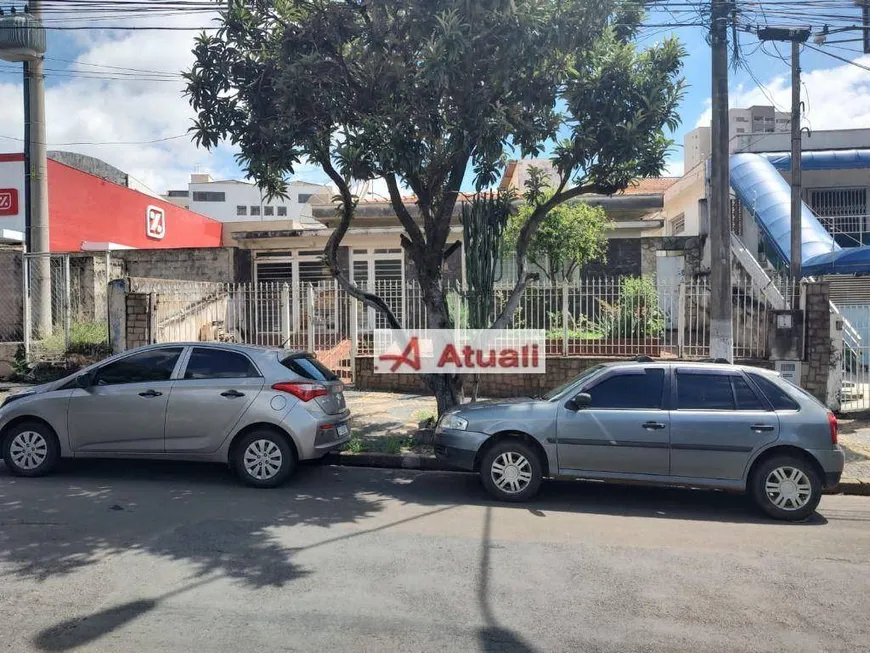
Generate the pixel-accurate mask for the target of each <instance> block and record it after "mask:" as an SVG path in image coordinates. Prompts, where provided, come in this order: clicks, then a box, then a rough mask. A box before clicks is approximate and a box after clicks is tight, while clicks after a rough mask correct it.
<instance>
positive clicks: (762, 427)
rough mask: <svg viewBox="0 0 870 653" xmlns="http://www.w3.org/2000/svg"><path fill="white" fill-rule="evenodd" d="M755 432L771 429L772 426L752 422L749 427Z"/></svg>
mask: <svg viewBox="0 0 870 653" xmlns="http://www.w3.org/2000/svg"><path fill="white" fill-rule="evenodd" d="M749 428H750V429H752V430H753V431H755V432H756V433H764V432H765V431H772V430H773V429H774V427H773V426H772V425H770V424H753V425H752V426H750V427H749Z"/></svg>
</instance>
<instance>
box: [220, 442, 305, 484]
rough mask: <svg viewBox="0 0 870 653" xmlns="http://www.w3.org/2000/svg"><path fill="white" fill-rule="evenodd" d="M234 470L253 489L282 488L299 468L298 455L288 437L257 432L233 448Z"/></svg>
mask: <svg viewBox="0 0 870 653" xmlns="http://www.w3.org/2000/svg"><path fill="white" fill-rule="evenodd" d="M232 458H233V460H232V462H233V467H234V468H235V470H236V473H237V474H238V475H239V476H240V477H241V479H242V480H243V481H244V482H245V483H247V484H248V485H251V486H253V487H278V486H279V485H282V484H283V483H284V482H285V481H286V480H287V479H288V478H290V476H291V474H293V471H294V470H295V469H296V452H295V451H294V450H293V447H291V446H290V444H289V443H288V442H287V438H286V437H284V436H283V435H280V434H278V433H274V432H273V431H253V432H252V433H248V434H247V435H246V436H245V437H243V438H242V439H241V440H240V441H239V442H238V444H237V445H236V446H235V448H234V449H233V455H232Z"/></svg>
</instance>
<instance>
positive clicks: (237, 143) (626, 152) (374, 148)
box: [184, 0, 684, 272]
mask: <svg viewBox="0 0 870 653" xmlns="http://www.w3.org/2000/svg"><path fill="white" fill-rule="evenodd" d="M643 4H644V3H643V2H641V1H640V0H638V1H635V2H632V1H628V2H626V0H596V1H595V2H588V1H587V0H475V1H474V2H470V1H469V0H394V1H392V2H320V3H312V2H308V1H304V0H272V1H269V0H252V1H250V2H233V3H229V5H228V6H227V8H226V9H225V10H224V11H223V12H222V14H221V18H220V27H219V29H218V31H217V32H216V33H214V34H201V35H200V36H199V37H198V38H197V40H196V44H195V47H194V51H193V52H194V56H195V63H194V65H193V67H192V68H191V70H190V71H188V72H186V73H185V74H184V77H185V79H186V82H187V89H186V91H187V94H188V95H189V97H190V101H191V104H192V105H193V108H194V110H195V111H196V114H197V117H196V119H195V123H194V127H193V128H192V131H193V133H194V138H195V141H196V142H197V144H200V145H203V146H205V147H208V148H214V147H217V146H218V145H219V144H220V143H221V142H222V141H229V142H230V143H232V145H233V146H234V147H236V148H237V149H238V150H239V154H238V159H239V162H240V163H241V164H242V165H243V166H244V168H245V169H246V171H247V172H248V173H249V174H250V175H251V176H252V177H253V178H254V179H255V180H256V181H257V182H258V183H259V184H260V185H261V186H262V187H263V188H264V189H265V190H266V192H267V194H270V195H272V194H278V195H280V194H283V193H284V192H285V190H286V177H287V175H289V174H292V173H293V172H294V169H295V168H296V167H297V166H298V165H299V164H300V163H304V162H314V163H315V164H317V165H320V166H321V167H324V168H325V169H326V168H331V167H332V166H333V164H334V165H335V167H336V168H337V169H338V172H339V173H340V175H341V176H342V177H343V178H344V179H345V180H349V179H352V178H353V179H371V178H376V177H393V176H397V177H398V178H400V179H401V180H404V181H405V182H406V183H407V184H408V185H409V186H410V187H411V189H412V190H413V192H414V193H415V194H416V195H417V197H418V204H419V205H420V207H421V210H422V211H423V215H424V220H425V221H427V222H429V223H430V225H429V226H431V227H432V228H427V230H426V231H425V234H420V235H419V236H418V235H417V234H410V238H411V240H412V241H420V242H415V245H417V246H418V247H420V248H424V247H425V245H426V244H429V245H432V246H435V247H436V249H437V248H439V247H443V244H444V241H445V239H446V238H447V235H448V233H449V230H447V229H445V225H447V224H449V219H450V213H451V212H452V208H453V203H454V202H455V200H456V191H458V190H459V188H460V186H461V183H462V179H463V178H464V176H465V172H466V168H467V166H468V165H469V164H470V166H471V168H472V171H473V179H474V183H475V185H476V186H477V187H478V188H485V187H488V186H490V185H491V184H493V183H494V182H495V181H497V179H498V177H499V175H500V172H501V170H502V169H503V167H504V153H505V147H506V145H507V144H508V143H511V144H513V145H514V146H515V147H516V148H517V151H518V152H519V153H520V154H521V155H522V156H536V155H539V154H540V153H541V152H543V151H544V148H545V146H546V144H547V143H548V142H551V141H553V140H554V139H555V138H556V136H557V133H567V134H568V138H567V139H565V140H564V141H561V142H559V143H558V146H557V148H556V150H555V156H554V159H553V160H554V163H555V165H556V167H557V169H558V171H559V173H560V175H561V176H562V177H563V179H564V181H565V182H566V184H567V186H571V185H572V184H573V183H577V184H592V185H594V186H595V188H596V189H597V190H596V192H598V191H601V192H615V191H617V190H619V189H621V188H625V186H626V185H627V184H628V183H629V182H630V181H631V180H632V179H634V178H636V177H646V176H651V175H656V174H658V173H659V172H660V171H661V169H662V167H663V165H664V157H665V153H666V150H667V148H668V146H669V145H670V141H669V140H668V139H667V138H665V136H664V134H663V130H664V129H665V128H669V129H673V128H674V127H675V126H676V125H677V122H678V117H677V113H676V107H677V104H678V101H679V99H680V98H681V97H682V88H683V83H682V80H681V79H680V77H679V75H680V71H681V67H682V57H683V54H684V53H683V49H682V47H681V46H680V45H679V43H678V41H676V40H675V39H672V38H666V39H663V40H662V41H660V42H658V43H656V44H653V45H650V46H649V47H648V48H646V49H641V48H639V47H638V46H637V44H636V42H635V40H634V38H635V36H636V33H637V30H638V26H639V25H640V22H641V20H642V19H643V16H644V13H643ZM327 172H329V170H327ZM330 176H331V177H332V175H330ZM333 181H336V179H333ZM338 181H341V179H338ZM436 225H437V227H436ZM437 253H438V252H437V251H436V254H437ZM424 254H425V250H424V249H421V250H420V251H418V252H417V255H418V256H417V260H415V262H417V263H422V262H423V260H424V256H423V255H424ZM430 254H431V252H430ZM437 258H438V257H437V256H435V257H433V258H432V260H431V261H430V262H429V264H428V265H426V266H424V267H426V268H427V269H426V270H425V271H426V272H430V271H434V270H435V269H438V268H439V266H440V263H441V261H440V260H437Z"/></svg>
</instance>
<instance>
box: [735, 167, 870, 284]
mask: <svg viewBox="0 0 870 653" xmlns="http://www.w3.org/2000/svg"><path fill="white" fill-rule="evenodd" d="M852 152H853V155H854V154H856V153H858V151H857V150H856V151H852ZM807 154H819V155H822V154H824V155H828V154H840V153H839V152H837V153H827V152H811V153H810V152H808V153H805V154H804V155H803V156H802V157H801V163H802V164H803V162H804V161H805V158H804V157H806V155H807ZM844 154H845V153H844ZM861 154H863V151H862V152H861ZM774 157H775V158H774ZM782 157H787V160H788V165H785V164H784V163H783V162H782ZM771 158H773V159H774V162H775V163H774V162H772V161H771V160H770V159H771ZM834 158H837V157H834ZM839 158H840V159H841V160H840V162H839V163H840V164H843V163H844V162H851V164H852V165H853V166H854V167H859V166H857V163H858V157H855V156H852V157H851V158H849V157H839ZM860 158H861V159H864V160H863V161H862V162H861V163H862V164H863V165H861V166H860V167H865V166H870V153H868V156H867V158H866V159H865V158H864V157H863V156H861V157H860ZM808 162H809V161H808ZM775 165H776V167H774V166H775ZM790 165H791V157H790V155H786V154H782V155H766V156H765V155H760V154H750V153H740V154H732V155H731V188H733V189H734V192H735V193H736V195H737V197H738V198H739V199H740V202H741V203H742V204H743V206H744V207H746V209H747V210H748V211H749V212H750V213H751V214H752V216H753V217H754V218H755V220H756V222H757V223H758V225H759V226H760V227H761V230H762V231H763V232H764V235H765V236H766V237H767V239H768V241H769V242H770V243H771V244H772V245H773V247H774V249H775V250H776V252H777V254H778V255H779V257H780V258H781V259H782V260H783V261H784V262H786V263H788V262H789V260H790V256H789V252H790V250H791V188H790V186H789V185H788V183H787V182H786V181H785V179H783V178H782V176H781V175H780V174H779V172H777V167H781V166H782V167H789V166H790ZM815 165H818V166H822V165H824V166H832V167H825V168H822V167H819V168H815V169H828V170H834V169H842V168H843V167H844V166H843V165H840V166H839V167H833V166H834V163H833V160H832V158H831V157H829V156H825V157H817V158H816V162H815ZM813 167H814V166H813ZM808 169H812V168H808ZM801 269H802V270H803V274H804V275H806V276H814V275H822V274H852V273H870V247H852V248H846V249H843V248H842V247H840V246H839V245H838V244H837V243H836V242H835V241H834V239H833V237H832V236H831V234H829V233H828V231H827V229H825V228H824V227H823V226H822V224H821V223H820V222H819V221H818V219H817V218H816V216H815V215H813V212H812V211H811V210H810V207H808V206H807V205H806V204H805V203H803V202H801Z"/></svg>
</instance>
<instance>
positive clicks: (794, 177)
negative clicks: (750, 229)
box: [788, 41, 803, 311]
mask: <svg viewBox="0 0 870 653" xmlns="http://www.w3.org/2000/svg"><path fill="white" fill-rule="evenodd" d="M800 47H801V44H800V43H799V42H798V41H792V42H791V263H790V264H789V266H788V268H789V274H790V275H791V280H792V284H793V286H792V300H791V309H792V310H793V311H796V310H797V309H798V308H799V307H800V296H801V294H800V280H801V276H803V275H802V273H801V257H802V253H801V235H802V232H803V230H802V229H801V183H802V180H801V67H800V56H801V50H800Z"/></svg>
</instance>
